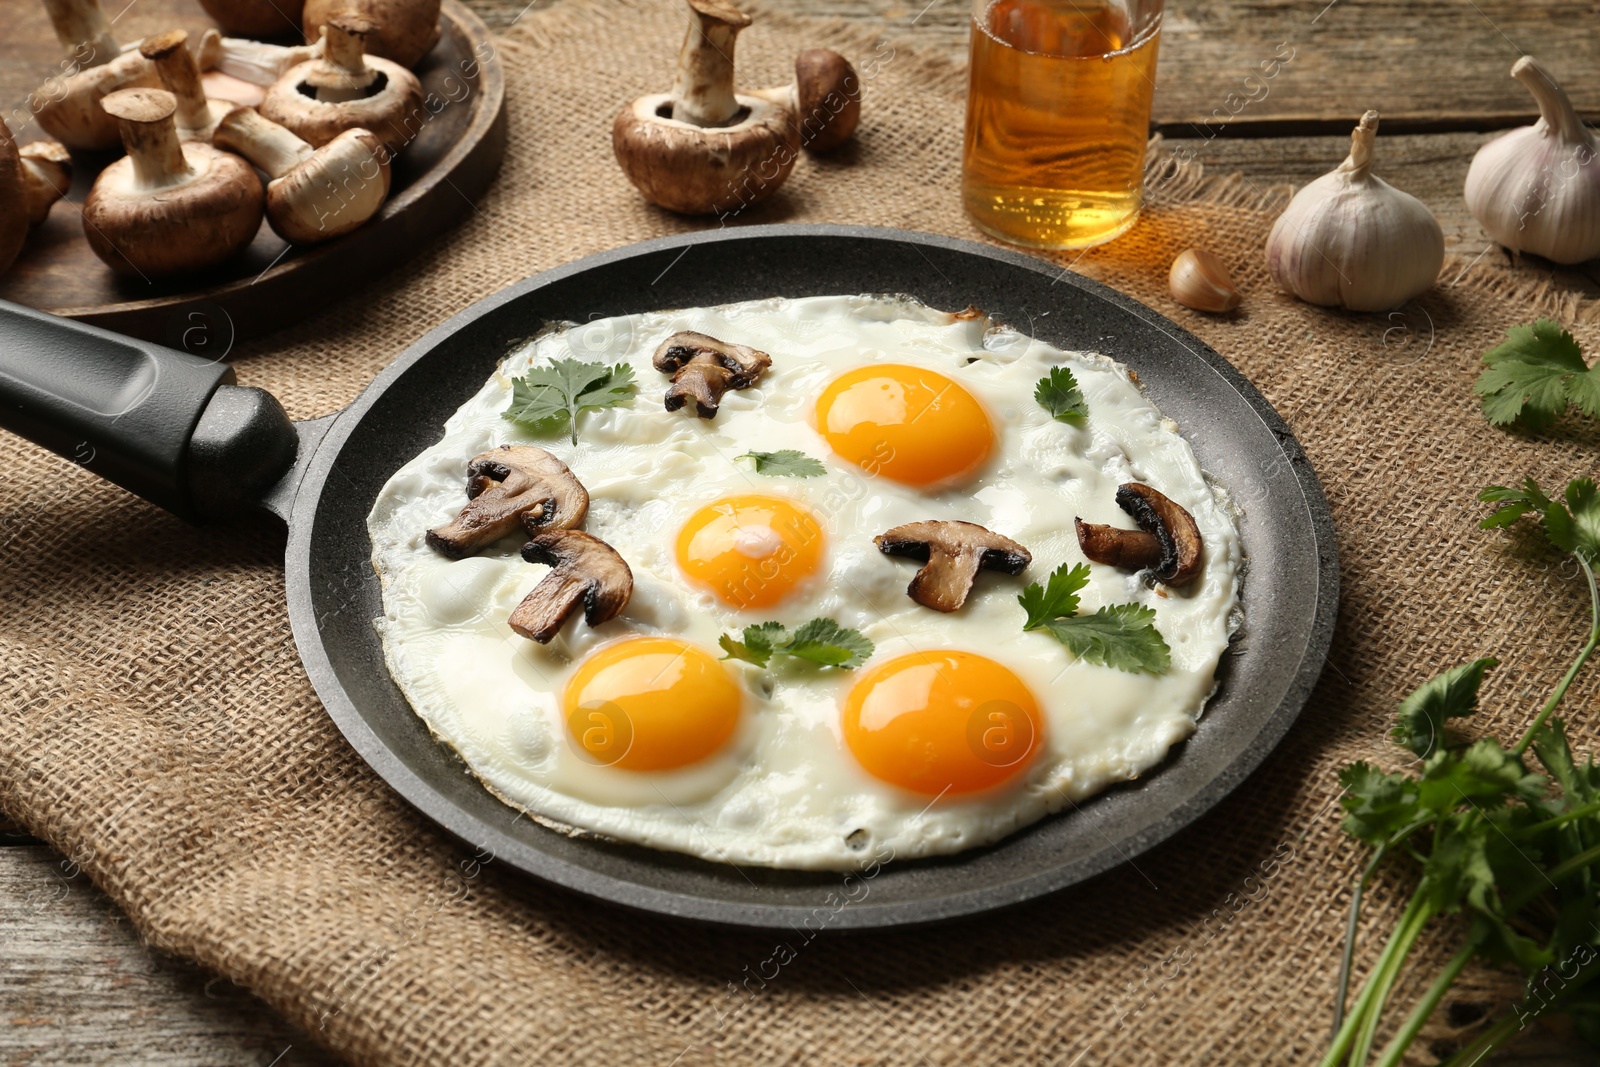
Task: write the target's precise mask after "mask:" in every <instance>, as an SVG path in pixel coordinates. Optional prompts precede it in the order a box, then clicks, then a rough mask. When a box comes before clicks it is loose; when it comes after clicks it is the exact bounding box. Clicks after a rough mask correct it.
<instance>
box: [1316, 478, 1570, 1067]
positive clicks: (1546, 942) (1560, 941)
mask: <svg viewBox="0 0 1600 1067" xmlns="http://www.w3.org/2000/svg"><path fill="white" fill-rule="evenodd" d="M1479 499H1480V500H1484V501H1486V502H1489V503H1493V504H1496V505H1498V507H1497V509H1496V510H1495V511H1494V513H1493V514H1491V515H1490V516H1489V517H1488V518H1486V519H1484V520H1483V522H1482V523H1481V524H1480V525H1481V526H1482V528H1484V529H1495V528H1500V527H1506V526H1510V525H1511V524H1512V523H1515V522H1517V521H1518V520H1519V519H1521V518H1522V517H1524V516H1533V517H1534V518H1536V519H1537V520H1538V521H1539V524H1540V527H1541V528H1542V530H1543V534H1544V538H1545V540H1546V541H1548V542H1549V543H1550V544H1551V545H1552V546H1553V547H1555V548H1556V549H1558V550H1560V551H1561V552H1564V553H1567V554H1568V555H1570V556H1571V558H1572V559H1573V560H1574V561H1575V562H1576V564H1577V566H1578V569H1579V571H1580V572H1581V573H1582V575H1583V577H1584V579H1585V580H1586V581H1587V583H1588V589H1589V598H1590V623H1589V632H1588V636H1587V640H1586V641H1585V643H1584V644H1583V647H1582V649H1581V650H1580V652H1579V653H1578V656H1577V659H1576V660H1574V662H1573V664H1572V666H1571V668H1570V669H1568V671H1567V672H1566V674H1565V675H1564V676H1563V677H1562V679H1561V681H1560V682H1559V683H1558V684H1557V685H1556V688H1555V690H1554V691H1553V692H1552V693H1551V694H1550V697H1549V699H1547V700H1546V701H1545V702H1544V705H1543V706H1542V707H1541V708H1540V709H1539V711H1538V713H1537V714H1536V715H1535V716H1534V718H1533V721H1532V722H1531V723H1530V724H1529V725H1528V727H1527V729H1526V730H1524V731H1523V734H1522V736H1521V738H1520V739H1519V740H1518V741H1517V743H1516V744H1515V745H1513V746H1511V747H1509V748H1507V747H1505V746H1503V745H1502V744H1501V743H1500V742H1499V741H1497V740H1495V739H1493V738H1480V739H1479V740H1476V741H1470V742H1468V741H1463V740H1458V739H1457V738H1455V737H1454V736H1452V734H1451V733H1450V731H1449V723H1450V720H1453V719H1461V718H1466V717H1468V716H1470V715H1472V714H1473V713H1474V712H1475V711H1476V710H1477V704H1478V690H1479V687H1480V685H1481V684H1482V682H1483V678H1484V675H1485V673H1486V672H1488V671H1489V670H1491V669H1492V668H1493V667H1495V666H1496V661H1495V660H1493V659H1487V658H1485V659H1478V660H1474V661H1472V662H1471V663H1467V664H1464V665H1462V666H1459V667H1456V668H1453V669H1452V670H1448V671H1446V672H1444V673H1443V674H1441V675H1439V676H1438V677H1437V678H1434V679H1432V680H1431V681H1429V682H1427V683H1425V684H1424V685H1423V686H1422V687H1421V688H1419V689H1418V690H1417V691H1416V692H1414V693H1412V694H1411V695H1410V696H1408V697H1406V699H1405V700H1404V701H1402V702H1401V704H1400V708H1399V714H1398V716H1397V720H1396V724H1395V727H1394V730H1393V732H1392V734H1391V736H1392V738H1393V739H1394V740H1395V741H1396V742H1397V743H1398V744H1400V745H1402V746H1404V747H1405V748H1406V749H1407V750H1409V751H1410V753H1411V754H1412V756H1414V757H1415V759H1416V760H1417V764H1418V765H1417V766H1416V768H1415V770H1414V771H1413V772H1409V773H1395V774H1386V773H1384V772H1382V771H1380V770H1378V769H1377V768H1374V767H1372V766H1371V765H1369V764H1366V763H1354V764H1351V765H1350V766H1348V767H1346V768H1345V769H1344V770H1343V772H1342V773H1341V774H1340V776H1339V781H1340V784H1341V785H1343V786H1344V789H1345V795H1344V797H1343V798H1342V800H1341V803H1342V805H1343V806H1344V809H1345V813H1346V814H1345V819H1344V829H1345V832H1346V833H1348V834H1350V835H1351V836H1352V837H1354V838H1356V839H1357V840H1359V841H1361V842H1362V843H1364V844H1366V845H1368V846H1370V847H1371V848H1372V850H1373V853H1372V858H1371V861H1370V862H1369V863H1368V864H1367V867H1366V870H1365V872H1364V873H1363V874H1362V876H1361V879H1360V881H1359V882H1357V884H1356V886H1355V889H1354V892H1353V893H1352V896H1351V905H1350V918H1349V925H1348V927H1347V930H1346V943H1345V951H1344V960H1343V963H1342V965H1341V967H1340V974H1339V999H1338V1007H1337V1009H1336V1013H1335V1033H1334V1036H1333V1038H1332V1041H1331V1044H1330V1046H1329V1048H1328V1051H1327V1054H1326V1055H1325V1056H1324V1057H1323V1058H1322V1061H1321V1062H1322V1067H1337V1065H1339V1064H1351V1065H1361V1064H1367V1063H1369V1062H1376V1063H1377V1064H1379V1065H1381V1067H1395V1065H1397V1064H1399V1063H1400V1062H1401V1059H1402V1058H1403V1057H1404V1055H1405V1052H1406V1049H1407V1048H1408V1047H1409V1046H1410V1045H1411V1043H1412V1042H1413V1041H1414V1040H1415V1039H1416V1037H1417V1035H1418V1034H1419V1033H1420V1032H1421V1030H1422V1027H1423V1024H1424V1023H1426V1022H1427V1020H1428V1017H1429V1016H1430V1015H1431V1014H1432V1013H1433V1011H1434V1009H1435V1008H1437V1007H1438V1006H1439V1004H1440V1003H1441V1002H1442V1001H1443V1000H1444V998H1445V996H1446V994H1447V993H1448V992H1449V990H1450V987H1451V985H1452V984H1453V983H1454V982H1455V980H1456V978H1457V977H1459V976H1460V974H1461V972H1462V971H1463V970H1464V969H1465V968H1466V966H1467V964H1468V963H1470V962H1471V961H1472V960H1473V959H1481V960H1484V961H1486V962H1489V963H1493V964H1501V965H1511V966H1513V967H1515V968H1517V969H1519V970H1521V971H1522V972H1523V973H1525V974H1527V975H1528V976H1529V978H1530V988H1531V987H1532V981H1531V980H1532V979H1533V978H1535V977H1536V976H1537V975H1539V973H1540V972H1541V971H1543V970H1544V969H1545V968H1556V969H1560V968H1562V967H1563V966H1565V965H1568V964H1570V963H1571V962H1572V961H1574V960H1579V962H1582V961H1583V960H1589V959H1592V958H1593V949H1592V946H1594V945H1596V944H1600V767H1596V765H1595V763H1594V761H1593V760H1592V759H1590V760H1586V761H1584V762H1582V763H1580V762H1579V761H1578V760H1577V759H1576V758H1574V756H1573V754H1572V750H1571V748H1570V746H1569V745H1568V743H1567V734H1566V728H1565V725H1564V723H1563V722H1562V720H1561V719H1559V718H1555V717H1554V713H1555V711H1556V708H1557V707H1558V706H1559V705H1560V703H1561V700H1562V698H1563V697H1565V696H1566V693H1567V689H1568V688H1569V687H1570V686H1571V685H1572V681H1573V679H1574V678H1576V677H1577V676H1578V673H1579V672H1580V671H1581V670H1582V669H1583V666H1584V664H1585V663H1586V662H1587V661H1588V659H1589V657H1590V655H1591V654H1592V653H1593V652H1594V650H1595V647H1596V645H1600V590H1597V588H1596V584H1595V567H1596V566H1597V565H1600V496H1597V494H1596V491H1595V485H1594V483H1593V482H1592V481H1590V480H1588V479H1586V478H1585V479H1579V480H1577V481H1574V482H1572V483H1571V484H1570V485H1568V486H1567V488H1566V491H1565V493H1564V494H1562V495H1561V497H1560V498H1559V499H1557V498H1553V497H1550V496H1548V495H1546V494H1545V493H1544V492H1543V491H1542V490H1541V489H1540V488H1539V486H1538V485H1537V484H1536V483H1535V482H1534V481H1533V480H1532V479H1529V480H1528V481H1526V482H1524V483H1523V485H1522V486H1521V487H1520V488H1515V489H1513V488H1507V487H1505V486H1490V487H1489V488H1487V489H1485V490H1484V491H1483V492H1482V493H1481V494H1480V496H1479ZM1530 751H1531V752H1532V755H1533V757H1534V760H1535V761H1536V763H1535V764H1534V765H1530V763H1529V760H1528V758H1527V757H1528V754H1529V752H1530ZM1387 857H1403V858H1404V859H1405V860H1407V861H1408V862H1409V863H1410V864H1412V865H1414V866H1415V868H1416V870H1417V873H1418V879H1417V888H1416V891H1415V892H1414V893H1413V894H1412V897H1411V900H1410V902H1409V903H1408V904H1407V905H1406V908H1405V911H1404V912H1403V913H1402V915H1401V917H1400V921H1399V923H1398V925H1397V926H1396V928H1395V930H1394V932H1393V933H1392V934H1391V935H1390V937H1389V940H1388V943H1387V944H1386V945H1385V946H1384V949H1383V951H1382V953H1381V954H1380V955H1379V957H1378V960H1377V963H1376V964H1375V965H1374V966H1373V968H1372V971H1371V973H1370V974H1369V975H1368V976H1367V980H1366V981H1365V982H1364V983H1363V984H1362V986H1361V989H1360V990H1359V991H1358V992H1357V994H1356V997H1355V1000H1354V1001H1353V1002H1351V1003H1350V1004H1349V1008H1348V1011H1346V1010H1345V1002H1346V994H1347V992H1348V989H1349V978H1350V961H1351V958H1352V955H1353V952H1354V940H1355V932H1356V929H1357V924H1358V921H1359V916H1360V909H1361V897H1362V893H1363V892H1364V891H1365V889H1366V887H1367V884H1368V883H1369V881H1370V880H1371V878H1372V875H1373V872H1374V871H1375V870H1376V869H1377V868H1378V865H1379V864H1380V863H1382V862H1383V860H1384V859H1385V858H1387ZM1444 914H1463V915H1465V916H1466V918H1467V924H1466V937H1465V943H1464V944H1462V945H1461V946H1460V948H1459V949H1458V951H1457V952H1456V954H1455V955H1454V956H1453V957H1451V959H1450V961H1449V962H1448V963H1447V964H1446V965H1445V967H1444V970H1443V971H1441V972H1440V973H1439V974H1438V975H1437V976H1436V977H1435V979H1434V980H1433V982H1432V983H1431V984H1430V985H1429V986H1428V989H1427V990H1426V992H1424V994H1423V995H1422V998H1421V999H1420V1000H1419V1001H1418V1002H1417V1003H1416V1004H1415V1005H1414V1006H1412V1008H1411V1010H1410V1011H1409V1012H1408V1013H1407V1015H1406V1016H1405V1018H1404V1019H1403V1021H1402V1022H1401V1023H1400V1026H1399V1029H1398V1031H1396V1032H1395V1033H1394V1035H1393V1036H1392V1037H1391V1039H1390V1040H1389V1042H1388V1043H1387V1044H1386V1045H1385V1046H1384V1047H1383V1048H1382V1050H1381V1051H1379V1052H1378V1054H1377V1058H1376V1060H1373V1059H1372V1056H1373V1046H1374V1044H1375V1041H1376V1039H1377V1035H1378V1030H1379V1028H1380V1024H1381V1023H1382V1021H1383V1020H1384V1018H1385V1009H1386V1008H1387V1007H1388V1005H1389V1001H1390V998H1391V996H1392V995H1393V993H1394V991H1395V989H1396V986H1397V985H1398V982H1399V979H1400V975H1401V972H1402V970H1403V968H1404V966H1405V963H1406V959H1407V957H1408V955H1409V954H1410V952H1411V950H1412V949H1413V947H1414V946H1415V945H1416V943H1417V941H1418V939H1419V938H1420V937H1421V935H1422V933H1423V931H1424V930H1425V928H1426V927H1427V926H1428V924H1429V922H1430V921H1431V920H1432V919H1434V918H1435V917H1436V916H1439V915H1444ZM1580 953H1581V954H1583V955H1582V958H1581V959H1580V956H1579V954H1580ZM1597 975H1600V967H1593V966H1592V967H1588V968H1580V969H1579V970H1578V972H1577V974H1576V977H1573V978H1571V979H1566V976H1565V974H1562V978H1563V979H1565V980H1564V981H1563V983H1562V984H1561V986H1560V988H1558V989H1557V990H1556V991H1555V992H1554V995H1553V996H1551V997H1550V998H1549V999H1548V1000H1543V1001H1541V1002H1539V1003H1540V1004H1541V1007H1540V1010H1555V1011H1561V1012H1567V1013H1572V1014H1574V1015H1575V1016H1577V1017H1582V1016H1583V1015H1588V1016H1589V1017H1590V1018H1593V1013H1595V1012H1600V983H1595V984H1594V985H1591V983H1592V982H1593V979H1594V978H1595V977H1596V976H1597ZM1524 1024H1525V1019H1524V1018H1523V1016H1522V1014H1521V1013H1519V1012H1518V1011H1515V1010H1514V1011H1512V1012H1509V1013H1507V1014H1506V1015H1505V1016H1504V1017H1502V1018H1500V1019H1497V1020H1495V1021H1494V1022H1493V1023H1492V1024H1490V1025H1489V1026H1488V1027H1487V1028H1486V1029H1485V1030H1484V1032H1483V1033H1481V1034H1480V1035H1479V1036H1478V1037H1477V1039H1475V1040H1474V1041H1473V1042H1472V1043H1470V1044H1469V1045H1468V1046H1467V1047H1466V1048H1463V1049H1461V1050H1460V1051H1458V1052H1457V1053H1456V1054H1455V1055H1454V1056H1453V1057H1452V1058H1451V1059H1450V1060H1449V1061H1448V1063H1449V1064H1450V1065H1459V1067H1465V1065H1468V1064H1476V1063H1478V1062H1479V1061H1480V1060H1481V1059H1482V1058H1483V1057H1484V1056H1486V1055H1487V1054H1488V1053H1489V1052H1490V1051H1491V1050H1493V1049H1494V1048H1497V1047H1498V1046H1499V1045H1501V1044H1503V1043H1504V1042H1505V1041H1507V1040H1509V1039H1510V1037H1511V1036H1513V1035H1514V1034H1515V1033H1516V1032H1517V1031H1518V1030H1519V1029H1521V1027H1522V1026H1523V1025H1524Z"/></svg>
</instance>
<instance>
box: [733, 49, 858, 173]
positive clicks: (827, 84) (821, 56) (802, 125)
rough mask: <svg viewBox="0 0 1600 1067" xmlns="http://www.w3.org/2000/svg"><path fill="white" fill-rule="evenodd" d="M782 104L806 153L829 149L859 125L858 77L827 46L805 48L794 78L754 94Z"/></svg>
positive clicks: (839, 56)
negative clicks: (786, 83) (797, 132)
mask: <svg viewBox="0 0 1600 1067" xmlns="http://www.w3.org/2000/svg"><path fill="white" fill-rule="evenodd" d="M752 95H755V96H759V97H761V98H762V99H764V100H770V101H772V102H773V103H775V104H781V105H783V107H784V108H785V109H786V110H787V111H788V112H789V114H790V115H791V116H792V121H793V122H794V125H795V127H796V129H797V130H798V131H799V134H800V144H801V146H802V147H804V148H805V149H806V151H808V152H831V151H833V150H834V149H835V148H838V147H839V146H840V145H842V144H844V143H845V142H846V141H848V140H849V139H850V138H851V137H852V136H854V135H855V132H856V127H857V126H859V125H860V124H861V79H859V78H857V77H856V70H855V68H854V67H852V66H851V65H850V61H849V60H848V59H846V58H844V56H841V55H840V54H839V53H838V52H835V51H832V50H831V49H827V48H808V49H806V50H805V51H804V52H801V53H800V55H799V56H798V57H796V59H795V61H794V81H792V82H790V83H789V84H788V85H785V86H784V87H783V88H781V89H757V90H756V91H755V93H754V94H752Z"/></svg>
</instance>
